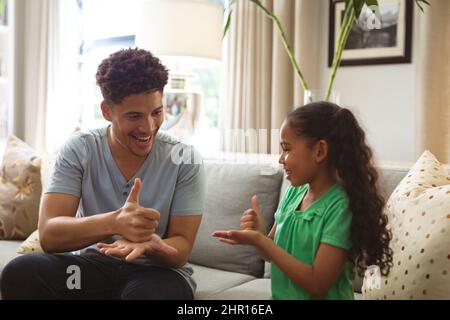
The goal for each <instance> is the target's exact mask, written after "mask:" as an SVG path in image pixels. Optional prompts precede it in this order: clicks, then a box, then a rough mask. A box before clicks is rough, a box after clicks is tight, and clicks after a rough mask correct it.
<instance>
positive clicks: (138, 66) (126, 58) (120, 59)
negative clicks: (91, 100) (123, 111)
mask: <svg viewBox="0 0 450 320" xmlns="http://www.w3.org/2000/svg"><path fill="white" fill-rule="evenodd" d="M95 77H96V80H97V84H98V86H99V87H100V90H101V92H102V95H103V99H105V100H106V101H108V102H112V103H121V102H122V100H123V98H125V97H126V96H129V95H131V94H136V93H142V92H154V91H161V92H162V91H163V88H164V86H165V85H166V83H167V79H168V71H167V69H166V67H165V66H164V65H162V64H161V61H160V60H159V59H158V58H157V57H155V56H154V55H153V54H151V53H150V52H149V51H146V50H142V49H138V48H135V49H133V48H129V49H122V50H120V51H117V52H115V53H113V54H111V55H110V56H109V57H108V58H106V59H105V60H103V61H102V63H101V64H100V65H99V67H98V70H97V74H96V75H95Z"/></svg>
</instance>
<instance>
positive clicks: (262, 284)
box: [207, 279, 271, 300]
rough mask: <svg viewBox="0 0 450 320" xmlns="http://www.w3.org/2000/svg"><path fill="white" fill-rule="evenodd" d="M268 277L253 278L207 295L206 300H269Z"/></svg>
mask: <svg viewBox="0 0 450 320" xmlns="http://www.w3.org/2000/svg"><path fill="white" fill-rule="evenodd" d="M270 286H271V284H270V279H254V280H251V281H248V282H245V283H243V284H240V285H238V286H235V287H233V288H230V289H227V290H225V291H222V292H219V293H217V294H214V295H212V296H209V297H207V299H208V300H269V299H270V292H271V287H270Z"/></svg>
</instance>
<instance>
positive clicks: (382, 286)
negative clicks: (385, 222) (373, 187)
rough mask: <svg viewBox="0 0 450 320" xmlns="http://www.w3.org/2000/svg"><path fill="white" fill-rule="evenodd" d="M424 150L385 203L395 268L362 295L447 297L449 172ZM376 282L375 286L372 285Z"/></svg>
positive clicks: (366, 284) (367, 285) (449, 291)
mask: <svg viewBox="0 0 450 320" xmlns="http://www.w3.org/2000/svg"><path fill="white" fill-rule="evenodd" d="M447 170H448V169H446V168H445V167H444V166H442V165H441V164H440V163H439V161H437V160H436V158H435V157H434V155H433V154H431V153H430V152H429V151H425V152H424V153H423V154H422V156H421V157H420V158H419V160H418V161H417V162H416V164H415V165H414V166H413V167H412V168H411V170H410V171H409V173H408V174H407V175H406V177H405V178H404V179H403V180H402V181H401V182H400V184H399V185H398V186H397V188H396V189H395V190H394V192H393V193H392V195H391V197H390V198H389V200H388V203H387V205H386V214H387V216H388V218H389V228H390V230H391V232H392V241H391V248H392V250H393V251H394V257H393V258H394V260H393V263H394V266H393V267H392V268H391V272H390V274H389V276H388V277H381V281H379V279H378V282H377V281H375V282H374V278H373V276H371V275H369V274H368V273H366V277H365V279H364V284H363V287H362V291H363V295H364V298H365V299H450V174H449V172H448V171H447ZM374 284H375V285H374Z"/></svg>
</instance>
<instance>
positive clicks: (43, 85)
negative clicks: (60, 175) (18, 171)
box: [14, 0, 80, 151]
mask: <svg viewBox="0 0 450 320" xmlns="http://www.w3.org/2000/svg"><path fill="white" fill-rule="evenodd" d="M14 27H15V31H14V35H15V41H14V42H15V62H14V74H15V83H14V92H15V93H14V103H15V105H14V133H15V134H16V135H17V136H18V137H19V138H21V139H23V140H24V141H26V142H27V143H28V144H30V145H31V146H33V147H34V148H36V149H38V150H40V151H54V150H55V149H56V147H57V145H59V144H60V143H61V142H62V140H64V139H65V138H67V136H68V135H69V134H70V132H71V131H73V129H74V128H75V127H76V125H77V120H78V114H79V109H78V108H79V104H78V103H77V99H76V97H77V96H78V92H77V83H78V79H77V72H78V71H77V68H78V65H77V63H78V61H77V59H78V57H77V55H78V49H79V44H80V42H79V39H80V38H79V36H78V35H79V33H78V30H79V29H80V23H79V20H78V5H77V1H76V0H67V1H60V0H39V1H29V0H15V26H14Z"/></svg>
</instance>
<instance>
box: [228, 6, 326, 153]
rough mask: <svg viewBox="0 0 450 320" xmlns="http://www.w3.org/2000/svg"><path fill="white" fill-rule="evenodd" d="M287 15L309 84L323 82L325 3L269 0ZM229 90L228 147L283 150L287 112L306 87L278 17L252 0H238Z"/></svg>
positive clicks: (232, 26)
mask: <svg viewBox="0 0 450 320" xmlns="http://www.w3.org/2000/svg"><path fill="white" fill-rule="evenodd" d="M261 2H262V3H263V5H264V6H265V7H266V8H268V9H269V10H271V11H273V12H274V13H275V14H276V15H277V16H278V18H279V19H280V21H281V24H282V25H283V28H284V30H285V33H286V37H287V39H288V42H289V43H290V45H291V47H292V48H293V50H294V53H295V56H296V58H297V61H299V64H300V68H301V70H302V72H303V74H304V76H305V78H306V80H307V82H308V85H309V87H312V88H314V86H316V84H317V81H318V79H317V70H316V67H317V63H318V61H317V59H316V57H317V56H318V50H319V41H317V39H312V37H313V36H312V33H310V32H309V30H317V28H318V27H319V22H320V21H319V20H320V19H319V16H320V15H319V14H320V12H319V3H318V1H308V0H276V1H274V0H263V1H261ZM225 41H226V42H225V44H226V50H225V51H226V53H225V57H224V62H225V92H224V94H223V95H224V97H223V101H224V105H223V107H222V108H221V114H220V128H221V132H222V137H223V139H224V140H223V149H224V150H225V151H228V152H230V151H231V152H246V153H278V151H279V146H278V141H279V137H278V135H279V131H278V130H279V128H280V126H281V124H282V122H283V119H284V116H285V114H286V113H287V112H288V111H289V110H292V108H293V107H294V106H298V105H300V104H301V103H302V101H303V90H302V88H301V85H300V81H299V80H298V79H297V76H296V75H295V73H294V69H293V67H292V65H291V63H290V61H289V57H288V55H287V53H286V50H285V49H284V46H283V43H282V41H281V37H280V34H279V32H278V29H277V28H276V26H275V24H274V23H272V20H271V19H270V18H268V17H267V16H266V15H265V13H264V12H263V11H262V10H261V9H260V8H258V7H257V6H256V5H255V4H253V3H251V2H250V1H236V4H235V7H234V10H233V13H232V20H231V24H230V29H229V31H228V35H227V38H226V39H225Z"/></svg>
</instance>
